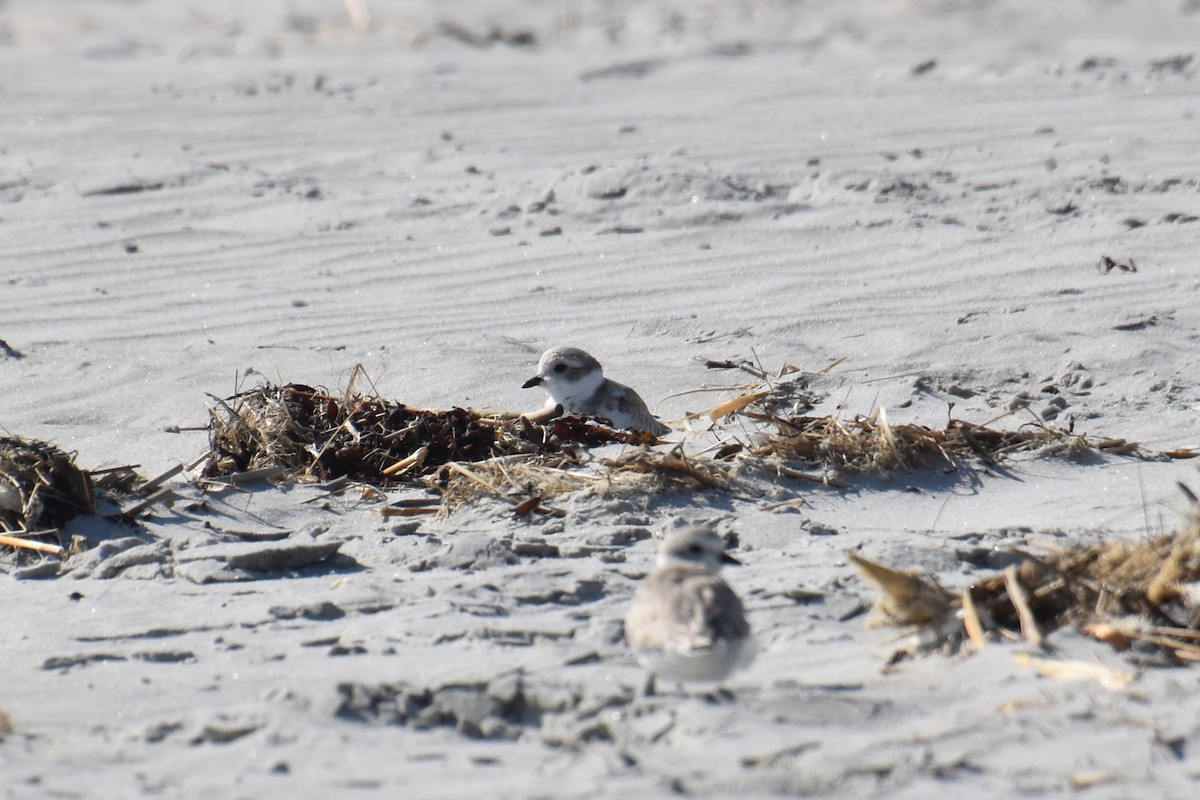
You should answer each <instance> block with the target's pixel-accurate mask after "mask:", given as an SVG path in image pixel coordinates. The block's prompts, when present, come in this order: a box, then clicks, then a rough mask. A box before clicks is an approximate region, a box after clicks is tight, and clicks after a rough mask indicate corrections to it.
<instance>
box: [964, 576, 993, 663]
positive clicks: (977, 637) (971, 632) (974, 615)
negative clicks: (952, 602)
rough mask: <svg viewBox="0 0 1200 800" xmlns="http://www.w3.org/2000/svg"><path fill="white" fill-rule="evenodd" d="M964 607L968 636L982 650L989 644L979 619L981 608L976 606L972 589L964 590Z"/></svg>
mask: <svg viewBox="0 0 1200 800" xmlns="http://www.w3.org/2000/svg"><path fill="white" fill-rule="evenodd" d="M962 609H963V627H964V628H965V629H966V631H967V636H968V637H969V638H970V639H971V643H972V644H974V645H975V648H976V649H978V650H982V649H983V647H984V645H985V644H987V639H986V637H985V636H984V633H983V623H981V622H980V621H979V609H977V608H975V599H974V598H973V597H971V590H970V589H964V590H963V593H962Z"/></svg>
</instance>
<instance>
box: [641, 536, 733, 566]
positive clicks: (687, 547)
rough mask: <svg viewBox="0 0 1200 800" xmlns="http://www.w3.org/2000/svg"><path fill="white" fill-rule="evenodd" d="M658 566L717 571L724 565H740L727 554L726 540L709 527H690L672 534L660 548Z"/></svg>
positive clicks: (664, 540)
mask: <svg viewBox="0 0 1200 800" xmlns="http://www.w3.org/2000/svg"><path fill="white" fill-rule="evenodd" d="M657 563H658V566H660V567H664V566H667V565H670V564H699V565H701V566H704V567H708V568H709V569H711V570H713V571H716V570H719V569H720V568H721V565H722V564H740V563H742V562H740V561H738V560H737V559H736V558H734V557H733V556H731V555H729V553H726V552H725V540H724V539H723V538H721V534H719V533H717V532H716V531H715V530H713V529H712V528H711V527H709V526H707V525H689V526H687V527H686V528H680V529H679V530H677V531H675V532H674V533H671V534H669V535H668V536H667V538H666V539H663V543H662V544H661V545H660V546H659V548H658V559H657Z"/></svg>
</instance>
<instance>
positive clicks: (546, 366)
mask: <svg viewBox="0 0 1200 800" xmlns="http://www.w3.org/2000/svg"><path fill="white" fill-rule="evenodd" d="M531 386H541V387H542V388H543V389H545V390H546V393H547V394H549V395H550V401H549V403H548V404H547V405H549V406H556V405H561V406H562V407H563V413H566V414H580V415H584V416H588V417H602V418H604V419H607V420H610V421H611V422H612V424H613V426H614V427H617V428H623V429H625V430H633V431H643V432H646V433H652V434H654V435H655V436H665V435H666V434H668V433H670V432H671V429H670V428H669V427H667V426H666V425H664V424H663V423H662V422H660V421H659V420H658V419H656V418H655V417H654V415H653V414H651V413H650V409H648V408H646V404H645V402H643V401H642V398H641V397H639V396H638V393H637V392H635V391H634V390H633V389H630V388H629V387H628V386H626V385H624V384H621V383H617V382H616V381H611V380H609V379H608V378H605V377H604V372H603V370H601V368H600V362H599V361H597V360H596V359H594V358H592V357H591V356H590V355H588V354H587V353H585V352H583V351H582V350H580V349H578V348H576V347H555V348H553V349H550V350H547V351H546V352H545V353H543V354H542V359H541V361H539V362H538V369H537V374H536V375H534V376H533V377H532V378H530V379H529V380H527V381H525V384H524V386H522V388H523V389H528V388H529V387H531Z"/></svg>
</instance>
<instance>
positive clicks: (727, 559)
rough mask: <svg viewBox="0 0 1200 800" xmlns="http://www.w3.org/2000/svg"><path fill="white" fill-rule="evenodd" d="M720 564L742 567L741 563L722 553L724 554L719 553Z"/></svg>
mask: <svg viewBox="0 0 1200 800" xmlns="http://www.w3.org/2000/svg"><path fill="white" fill-rule="evenodd" d="M721 563H722V564H736V565H738V566H739V567H740V566H741V565H742V562H740V561H738V560H737V559H736V558H734V557H733V556H731V555H729V553H724V552H722V553H721Z"/></svg>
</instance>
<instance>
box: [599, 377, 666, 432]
mask: <svg viewBox="0 0 1200 800" xmlns="http://www.w3.org/2000/svg"><path fill="white" fill-rule="evenodd" d="M605 388H606V395H607V396H606V397H605V398H604V402H603V403H601V404H600V405H601V407H602V408H605V407H607V408H611V409H612V410H613V412H614V415H616V416H619V417H622V418H624V419H625V420H628V422H629V425H630V427H632V428H634V429H635V430H639V431H645V432H647V433H652V434H654V435H655V436H666V435H667V434H668V433H670V432H671V428H670V427H669V426H667V425H665V424H664V423H663V422H662V421H661V420H659V419H658V417H656V416H654V415H653V414H651V413H650V409H649V408H647V407H646V402H645V401H644V400H642V398H641V396H640V395H639V394H638V393H637V392H635V391H634V390H633V389H630V388H629V387H628V386H626V385H625V384H623V383H617V382H616V381H614V380H609V381H608V383H607V384H606V386H605ZM614 421H615V420H614Z"/></svg>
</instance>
